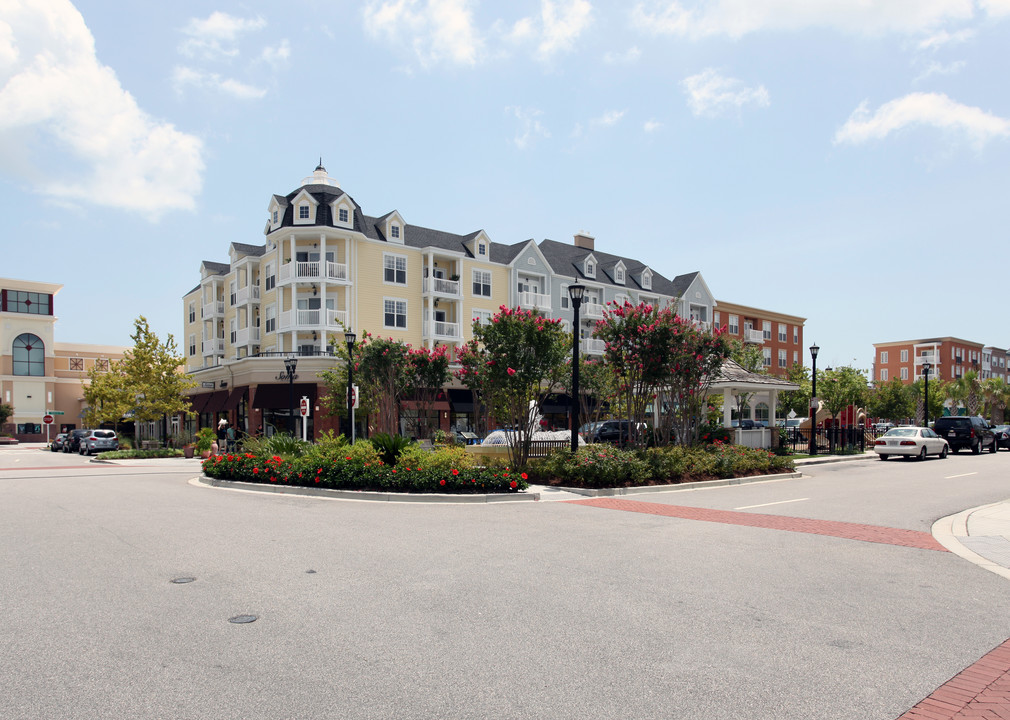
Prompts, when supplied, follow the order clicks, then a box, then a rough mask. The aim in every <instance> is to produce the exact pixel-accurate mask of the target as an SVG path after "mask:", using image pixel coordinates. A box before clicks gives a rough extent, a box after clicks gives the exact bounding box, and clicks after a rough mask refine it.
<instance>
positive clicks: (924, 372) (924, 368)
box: [922, 362, 933, 427]
mask: <svg viewBox="0 0 1010 720" xmlns="http://www.w3.org/2000/svg"><path fill="white" fill-rule="evenodd" d="M932 369H933V366H932V364H930V363H929V362H924V363H923V364H922V377H923V379H924V380H925V381H926V405H925V407H924V408H923V410H922V416H923V417H924V418H925V420H926V422H925V426H926V427H929V371H930V370H932Z"/></svg>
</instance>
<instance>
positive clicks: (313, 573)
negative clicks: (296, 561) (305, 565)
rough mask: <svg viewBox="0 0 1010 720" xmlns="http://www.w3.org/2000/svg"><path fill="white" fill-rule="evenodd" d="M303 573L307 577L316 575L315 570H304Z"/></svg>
mask: <svg viewBox="0 0 1010 720" xmlns="http://www.w3.org/2000/svg"><path fill="white" fill-rule="evenodd" d="M305 572H306V574H308V575H315V574H316V571H315V570H306V571H305Z"/></svg>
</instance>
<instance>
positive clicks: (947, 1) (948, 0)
mask: <svg viewBox="0 0 1010 720" xmlns="http://www.w3.org/2000/svg"><path fill="white" fill-rule="evenodd" d="M988 1H989V2H990V3H994V4H995V3H996V0H988ZM1008 2H1010V0H999V3H998V4H999V5H1002V4H1004V3H1008ZM973 12H974V3H973V0H888V1H887V2H867V1H866V0H708V1H705V0H694V1H693V2H691V1H689V0H688V1H684V0H645V1H643V2H638V3H637V4H636V5H635V7H634V8H633V9H632V22H633V24H634V25H635V26H636V27H638V28H639V29H640V30H642V31H644V32H648V33H651V34H670V35H682V36H686V37H696V38H697V37H707V36H712V35H726V36H729V37H732V38H739V37H742V36H744V35H747V34H749V33H754V32H761V31H768V30H787V31H792V30H800V29H803V28H809V27H824V28H832V29H835V30H840V31H842V32H848V33H854V34H859V35H863V34H868V35H879V34H881V33H889V32H896V33H919V32H925V31H929V30H932V29H934V28H936V27H937V26H939V25H940V24H941V23H943V22H946V21H949V20H966V19H970V18H971V17H972V15H973Z"/></svg>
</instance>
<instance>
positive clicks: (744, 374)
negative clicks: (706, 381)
mask: <svg viewBox="0 0 1010 720" xmlns="http://www.w3.org/2000/svg"><path fill="white" fill-rule="evenodd" d="M799 389H800V386H799V385H797V384H796V383H794V382H789V381H788V380H782V379H781V378H778V377H775V376H774V375H761V374H760V373H753V372H749V371H747V370H744V369H743V368H742V367H741V366H740V363H737V362H734V361H733V360H726V361H724V362H723V364H722V367H721V368H720V369H719V374H718V375H717V376H716V378H715V380H713V381H712V384H711V385H709V392H713V391H716V392H718V391H721V390H743V391H745V392H746V391H750V392H760V391H762V390H766V391H767V390H775V391H777V392H788V391H790V390H799Z"/></svg>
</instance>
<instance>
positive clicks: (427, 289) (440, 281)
mask: <svg viewBox="0 0 1010 720" xmlns="http://www.w3.org/2000/svg"><path fill="white" fill-rule="evenodd" d="M422 292H424V294H425V295H429V294H432V293H433V294H435V295H437V296H438V297H444V298H454V299H459V298H462V297H463V296H462V295H461V294H460V291H459V280H446V279H445V278H439V277H435V278H433V277H426V278H424V283H423V285H422Z"/></svg>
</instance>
